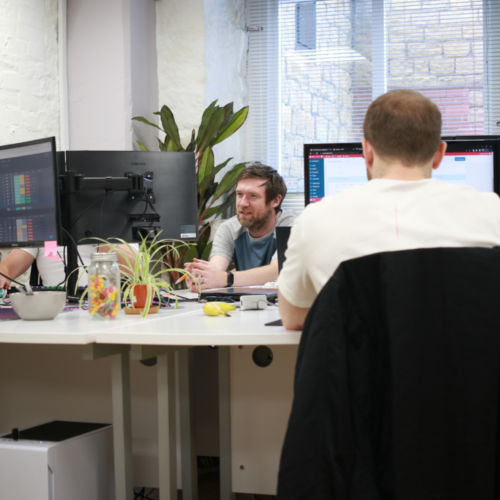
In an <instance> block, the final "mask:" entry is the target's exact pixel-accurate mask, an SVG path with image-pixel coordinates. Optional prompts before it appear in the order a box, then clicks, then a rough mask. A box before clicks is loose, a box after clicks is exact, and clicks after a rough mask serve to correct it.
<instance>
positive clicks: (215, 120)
mask: <svg viewBox="0 0 500 500" xmlns="http://www.w3.org/2000/svg"><path fill="white" fill-rule="evenodd" d="M154 114H155V115H158V116H160V121H161V126H158V125H156V124H154V123H151V122H150V121H149V120H147V119H146V118H144V117H142V116H137V117H135V118H133V120H137V121H139V122H142V123H145V124H146V125H149V126H151V127H155V128H157V129H158V130H159V131H160V132H162V133H163V134H165V136H164V137H163V138H161V137H158V146H159V148H160V151H185V152H193V153H194V154H195V162H196V172H197V181H198V228H199V237H200V238H199V241H198V243H197V244H196V245H192V246H189V247H182V248H180V249H179V252H178V253H174V252H170V253H169V254H167V255H166V257H165V259H164V263H165V264H166V265H167V267H169V268H170V269H171V270H172V269H174V268H179V267H181V265H182V262H183V261H184V262H188V261H190V260H192V259H193V258H194V257H199V258H200V259H204V260H207V259H208V257H209V255H210V250H211V248H212V243H208V240H209V237H210V227H211V223H212V222H213V221H214V220H215V219H217V218H218V217H220V216H221V214H223V213H224V212H225V211H226V210H227V209H228V208H229V207H230V206H231V205H233V204H234V202H235V199H236V194H235V193H234V192H232V191H233V188H234V186H235V184H236V179H237V177H238V175H239V174H240V173H241V171H242V170H243V169H244V168H245V164H244V163H239V164H237V165H234V166H233V167H232V168H229V169H228V170H227V171H226V173H225V174H224V176H223V177H222V179H221V180H220V181H219V182H218V181H216V180H215V178H216V176H217V174H218V173H219V172H220V171H221V170H222V169H224V168H225V167H227V166H228V164H229V162H230V161H231V160H232V159H233V158H228V159H227V160H225V161H223V162H222V163H219V164H218V165H215V158H214V152H213V147H214V146H215V145H217V144H220V143H221V142H222V141H224V140H225V139H227V138H228V137H231V136H232V135H233V134H234V133H235V132H236V131H237V130H238V129H239V128H240V127H241V126H242V125H243V124H244V123H245V120H246V119H247V116H248V106H246V107H244V108H241V109H240V110H239V111H237V112H233V103H232V102H231V103H229V104H226V105H225V106H223V107H220V106H217V101H214V102H212V103H211V104H210V106H208V108H207V109H206V110H205V111H204V113H203V116H202V118H201V123H200V126H199V128H198V132H197V133H196V130H194V129H193V131H192V133H191V140H190V142H189V144H188V145H187V146H186V147H183V146H182V144H181V140H180V136H179V129H178V127H177V124H176V122H175V119H174V115H173V113H172V111H171V109H170V108H169V107H168V106H162V108H161V111H157V112H156V113H154ZM137 144H138V145H139V147H140V148H141V150H142V151H148V148H147V147H146V146H145V145H144V144H142V143H141V142H140V141H137ZM221 200H223V201H222V202H221ZM171 274H172V277H173V279H174V280H176V279H177V273H176V272H175V271H174V272H172V273H171Z"/></svg>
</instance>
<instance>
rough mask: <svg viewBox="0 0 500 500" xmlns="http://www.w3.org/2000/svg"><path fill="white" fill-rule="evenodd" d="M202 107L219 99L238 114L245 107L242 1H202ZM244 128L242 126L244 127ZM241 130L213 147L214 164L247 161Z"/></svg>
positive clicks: (246, 44) (244, 42)
mask: <svg viewBox="0 0 500 500" xmlns="http://www.w3.org/2000/svg"><path fill="white" fill-rule="evenodd" d="M204 6H205V9H204V13H205V32H206V36H205V68H206V80H207V84H206V88H205V99H204V100H205V106H208V105H209V104H210V103H211V102H212V101H214V100H215V99H218V100H219V102H218V104H219V105H221V106H224V105H225V104H227V103H229V102H234V110H235V111H237V110H239V109H241V108H242V107H243V106H246V105H247V104H248V96H247V94H248V92H247V81H246V75H247V73H246V70H247V49H248V37H247V33H246V31H245V1H244V0H205V1H204ZM243 127H245V125H243ZM243 130H244V128H242V129H240V131H238V132H237V133H236V134H235V135H233V136H232V137H230V138H229V139H226V140H225V141H224V142H222V143H221V144H218V145H217V146H215V148H214V154H215V161H216V163H222V162H223V161H225V160H226V159H227V158H229V157H234V160H233V161H232V162H231V163H230V165H229V167H230V166H232V165H234V164H237V163H240V162H243V161H247V160H248V159H247V158H245V157H244V152H245V133H244V132H243Z"/></svg>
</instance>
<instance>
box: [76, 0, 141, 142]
mask: <svg viewBox="0 0 500 500" xmlns="http://www.w3.org/2000/svg"><path fill="white" fill-rule="evenodd" d="M67 1H68V24H67V33H68V40H67V43H68V45H67V53H68V100H69V145H70V149H73V150H78V149H97V150H112V149H117V150H130V149H132V122H131V118H132V94H131V93H132V90H131V80H130V29H128V26H129V24H130V0H106V1H105V2H103V1H101V0H67Z"/></svg>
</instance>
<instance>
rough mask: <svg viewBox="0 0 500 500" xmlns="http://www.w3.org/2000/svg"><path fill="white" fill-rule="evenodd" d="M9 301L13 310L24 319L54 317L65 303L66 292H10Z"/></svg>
mask: <svg viewBox="0 0 500 500" xmlns="http://www.w3.org/2000/svg"><path fill="white" fill-rule="evenodd" d="M10 301H11V303H12V307H13V309H14V311H16V313H17V314H18V316H19V317H21V318H22V319H24V320H26V321H42V320H48V319H54V318H55V317H56V316H57V315H58V314H59V313H60V312H61V311H62V310H63V309H64V306H65V305H66V292H56V291H46V292H33V295H25V294H23V293H21V292H18V293H12V294H11V295H10Z"/></svg>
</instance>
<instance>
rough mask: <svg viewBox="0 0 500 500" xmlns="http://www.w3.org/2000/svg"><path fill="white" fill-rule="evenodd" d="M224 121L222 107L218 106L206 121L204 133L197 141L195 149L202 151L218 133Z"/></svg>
mask: <svg viewBox="0 0 500 500" xmlns="http://www.w3.org/2000/svg"><path fill="white" fill-rule="evenodd" d="M223 121H224V109H223V108H219V109H218V110H217V111H215V112H214V114H213V115H212V116H211V118H210V121H209V122H208V125H207V128H206V129H205V133H204V134H203V137H202V139H201V141H200V142H199V143H198V149H197V151H198V152H200V153H202V152H203V151H204V150H205V148H206V147H207V146H208V145H209V144H210V142H211V141H212V140H213V138H214V137H215V136H216V135H217V134H218V132H219V130H220V128H221V125H222V122H223Z"/></svg>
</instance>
